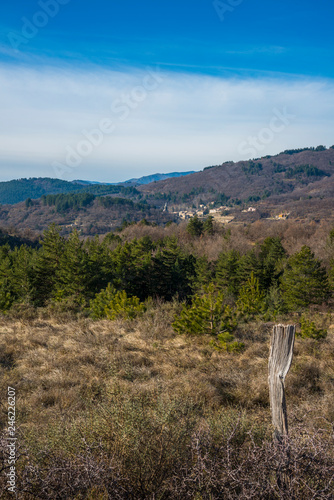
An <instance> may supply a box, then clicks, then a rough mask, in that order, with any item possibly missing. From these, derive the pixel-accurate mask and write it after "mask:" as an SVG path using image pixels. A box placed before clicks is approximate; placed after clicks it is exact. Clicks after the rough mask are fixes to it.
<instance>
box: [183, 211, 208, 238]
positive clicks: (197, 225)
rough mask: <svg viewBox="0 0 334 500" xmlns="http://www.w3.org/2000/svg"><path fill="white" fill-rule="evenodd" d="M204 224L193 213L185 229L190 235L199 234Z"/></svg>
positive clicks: (201, 232)
mask: <svg viewBox="0 0 334 500" xmlns="http://www.w3.org/2000/svg"><path fill="white" fill-rule="evenodd" d="M203 230H204V224H203V222H202V221H201V220H200V219H199V218H198V217H197V215H195V216H194V217H192V218H191V219H190V221H189V222H188V225H187V231H188V233H189V234H191V235H192V236H201V235H202V234H203Z"/></svg>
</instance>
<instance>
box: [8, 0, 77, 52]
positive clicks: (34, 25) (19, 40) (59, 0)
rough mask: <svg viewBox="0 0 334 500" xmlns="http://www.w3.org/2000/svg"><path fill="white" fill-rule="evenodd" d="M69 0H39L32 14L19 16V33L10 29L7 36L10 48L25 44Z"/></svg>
mask: <svg viewBox="0 0 334 500" xmlns="http://www.w3.org/2000/svg"><path fill="white" fill-rule="evenodd" d="M70 1H71V0H40V1H39V2H38V6H39V7H40V10H37V11H36V12H35V13H34V15H33V16H32V17H31V18H30V19H28V18H27V17H21V21H22V27H21V31H20V32H19V33H17V32H15V31H10V32H9V33H8V34H7V38H8V40H9V43H10V44H11V46H12V48H13V49H15V50H17V49H18V48H19V47H20V46H21V45H22V44H27V43H28V42H29V41H30V40H32V39H33V38H35V36H36V35H38V33H39V30H40V29H43V28H45V27H46V26H47V25H48V24H49V21H50V19H53V18H54V17H56V15H57V14H58V13H59V11H60V9H61V6H63V5H67V4H68V3H69V2H70Z"/></svg>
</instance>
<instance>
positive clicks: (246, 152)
mask: <svg viewBox="0 0 334 500" xmlns="http://www.w3.org/2000/svg"><path fill="white" fill-rule="evenodd" d="M295 118H296V116H295V115H292V114H290V113H289V112H288V110H287V108H286V107H284V108H283V109H282V110H281V111H280V110H279V109H277V108H274V109H273V116H272V118H271V120H270V121H269V124H268V127H263V128H262V129H261V130H260V131H259V133H258V134H257V135H256V136H250V137H248V138H247V140H245V141H243V142H241V143H240V144H239V147H238V153H239V154H240V155H242V156H247V157H248V158H250V157H255V156H256V155H257V154H258V153H261V152H262V151H263V150H264V149H265V148H266V146H268V144H271V143H272V142H273V140H274V139H275V137H276V135H277V134H280V133H282V132H283V131H284V130H285V129H286V128H287V127H288V126H289V125H290V124H291V122H292V121H293V120H294V119H295Z"/></svg>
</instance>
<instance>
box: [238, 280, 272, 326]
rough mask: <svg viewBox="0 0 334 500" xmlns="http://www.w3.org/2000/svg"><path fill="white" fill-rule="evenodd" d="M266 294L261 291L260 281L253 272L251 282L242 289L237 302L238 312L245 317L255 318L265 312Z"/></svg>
mask: <svg viewBox="0 0 334 500" xmlns="http://www.w3.org/2000/svg"><path fill="white" fill-rule="evenodd" d="M264 297H265V295H264V293H263V292H262V291H261V290H260V282H259V279H258V278H257V277H256V276H255V275H254V272H253V271H252V272H251V275H250V278H249V280H248V281H247V282H246V283H245V284H244V285H243V286H242V287H241V290H240V293H239V298H238V300H237V303H236V305H237V310H238V312H239V313H241V314H242V315H243V316H246V317H251V318H254V317H255V316H256V315H258V314H260V313H261V312H263V308H264Z"/></svg>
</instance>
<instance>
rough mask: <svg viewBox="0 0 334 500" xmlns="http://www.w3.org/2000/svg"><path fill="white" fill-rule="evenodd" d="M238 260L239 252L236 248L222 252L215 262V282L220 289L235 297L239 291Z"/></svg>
mask: <svg viewBox="0 0 334 500" xmlns="http://www.w3.org/2000/svg"><path fill="white" fill-rule="evenodd" d="M239 261H240V254H239V252H237V251H236V250H230V251H228V252H222V253H221V254H220V255H219V257H218V261H217V264H216V280H215V281H216V284H217V286H218V288H219V289H220V290H225V291H226V293H227V294H228V295H232V296H233V297H236V296H237V295H238V292H239V285H240V277H239Z"/></svg>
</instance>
